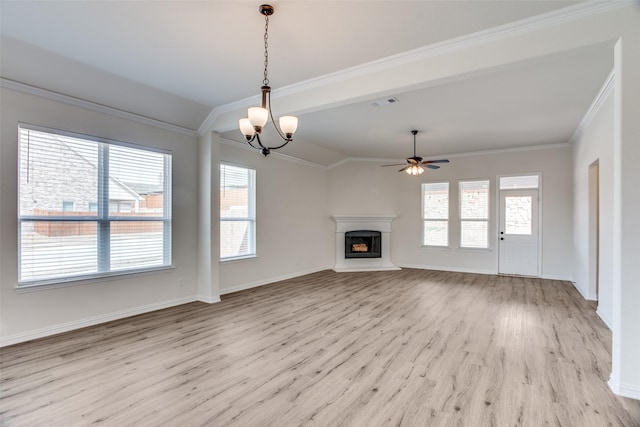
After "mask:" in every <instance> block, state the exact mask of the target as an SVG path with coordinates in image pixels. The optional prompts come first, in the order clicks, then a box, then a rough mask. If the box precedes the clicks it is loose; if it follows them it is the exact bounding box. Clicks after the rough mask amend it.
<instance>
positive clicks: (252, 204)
mask: <svg viewBox="0 0 640 427" xmlns="http://www.w3.org/2000/svg"><path fill="white" fill-rule="evenodd" d="M220 166H233V167H236V168H242V169H247V170H250V171H253V182H252V183H251V184H250V188H252V189H253V191H250V192H249V209H248V210H249V216H248V217H237V218H234V217H225V218H223V217H222V216H220V224H219V225H222V222H233V221H242V222H246V221H248V222H249V227H250V232H251V247H250V249H251V252H250V253H248V254H244V255H238V256H228V257H223V256H222V254H220V259H219V262H221V263H226V262H230V261H243V260H249V259H255V258H257V257H258V255H257V251H258V249H257V248H258V244H257V234H258V231H257V221H256V216H257V215H256V211H257V207H256V193H257V188H256V187H257V182H256V181H257V172H256V169H255V168H254V167H251V166H247V165H241V164H238V163H231V162H220ZM220 172H221V167H218V173H220ZM220 184H222V180H221V181H220ZM218 191H220V186H219V188H218ZM218 210H220V207H218ZM219 230H220V229H219V228H218V231H219Z"/></svg>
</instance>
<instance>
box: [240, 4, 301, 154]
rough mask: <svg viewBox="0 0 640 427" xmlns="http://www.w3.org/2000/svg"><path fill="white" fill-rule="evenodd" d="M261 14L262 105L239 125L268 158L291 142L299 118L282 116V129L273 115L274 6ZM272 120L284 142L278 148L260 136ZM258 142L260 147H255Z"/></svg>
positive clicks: (264, 7)
mask: <svg viewBox="0 0 640 427" xmlns="http://www.w3.org/2000/svg"><path fill="white" fill-rule="evenodd" d="M258 10H259V11H260V14H262V15H264V22H265V24H264V79H263V80H262V87H261V88H260V90H261V92H262V105H261V106H260V107H251V108H249V110H248V113H247V115H248V117H246V118H244V119H240V120H239V122H238V125H239V127H240V132H242V135H244V137H245V139H246V140H247V142H248V143H249V145H250V146H251V147H253V148H255V149H257V150H260V153H262V155H263V156H265V157H266V156H268V155H269V153H270V152H271V150H277V149H278V148H282V147H284V146H285V145H287V144H288V143H289V142H291V140H292V137H293V134H294V133H295V131H296V129H297V128H298V118H297V117H294V116H282V117H280V120H279V122H280V127H278V126H276V122H275V120H274V119H273V113H272V112H271V87H270V86H269V76H268V71H267V68H268V67H269V50H268V48H269V44H268V39H269V16H271V15H273V11H274V9H273V6H271V5H269V4H263V5H261V6H260V8H259V9H258ZM269 119H271V123H273V127H274V128H275V129H276V131H277V132H278V135H280V138H282V140H283V141H284V143H283V144H281V145H278V146H276V147H265V146H264V145H263V144H262V141H261V140H260V134H261V133H262V128H263V127H264V125H266V124H267V121H268V120H269ZM255 142H257V143H258V145H257V146H256V145H254V143H255Z"/></svg>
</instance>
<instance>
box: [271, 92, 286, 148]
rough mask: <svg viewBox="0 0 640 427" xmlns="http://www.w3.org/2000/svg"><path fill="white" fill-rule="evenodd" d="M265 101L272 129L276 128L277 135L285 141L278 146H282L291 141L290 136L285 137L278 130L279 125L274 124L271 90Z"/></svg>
mask: <svg viewBox="0 0 640 427" xmlns="http://www.w3.org/2000/svg"><path fill="white" fill-rule="evenodd" d="M267 96H268V98H267V102H268V104H269V117H271V123H272V124H273V127H274V129H275V130H276V132H278V135H280V138H282V140H284V141H286V142H285V143H284V144H283V145H281V146H280V147H284V146H285V145H286V144H287V143H288V142H289V141H291V139H290V138H287V137H286V136H285V135H284V134H283V133H282V132H281V131H280V127H279V126H277V125H276V121H275V120H274V119H273V113H272V112H271V111H272V110H271V92H269V94H268V95H267ZM280 147H274V149H275V150H277V149H278V148H280Z"/></svg>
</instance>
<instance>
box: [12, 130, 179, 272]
mask: <svg viewBox="0 0 640 427" xmlns="http://www.w3.org/2000/svg"><path fill="white" fill-rule="evenodd" d="M19 139H20V142H19V175H20V177H19V212H18V223H19V236H18V237H19V249H20V253H19V281H20V283H21V284H41V283H48V282H58V281H66V280H75V279H81V278H91V277H95V276H102V275H109V274H113V273H115V272H122V271H130V270H141V269H148V268H156V267H161V266H168V265H170V264H171V154H170V153H167V152H159V151H156V150H151V149H146V148H142V147H139V146H133V145H126V144H123V143H119V142H116V141H107V140H101V139H98V138H93V137H87V136H84V135H77V134H71V133H68V132H60V131H53V130H49V129H45V128H39V127H34V126H29V125H21V126H20V128H19Z"/></svg>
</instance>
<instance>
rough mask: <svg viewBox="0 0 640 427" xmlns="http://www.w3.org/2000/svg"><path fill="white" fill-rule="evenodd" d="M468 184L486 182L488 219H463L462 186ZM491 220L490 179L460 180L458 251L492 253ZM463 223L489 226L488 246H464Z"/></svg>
mask: <svg viewBox="0 0 640 427" xmlns="http://www.w3.org/2000/svg"><path fill="white" fill-rule="evenodd" d="M467 182H486V183H487V185H488V186H489V187H488V189H487V218H462V184H463V183H467ZM490 219H491V180H490V179H489V178H474V179H460V180H458V249H461V250H465V251H491V239H490V238H489V232H490V230H489V229H490V225H491V222H490ZM462 222H485V223H486V224H487V246H485V247H477V246H463V245H462Z"/></svg>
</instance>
